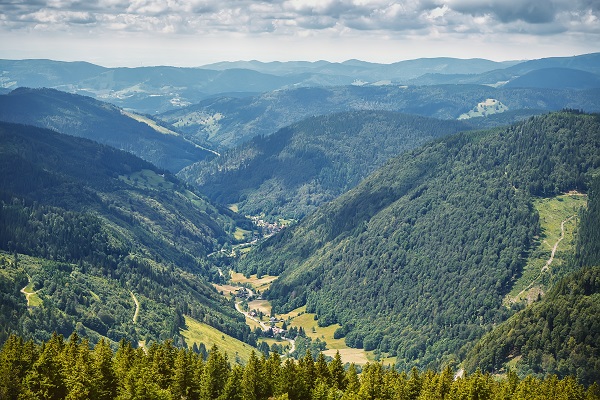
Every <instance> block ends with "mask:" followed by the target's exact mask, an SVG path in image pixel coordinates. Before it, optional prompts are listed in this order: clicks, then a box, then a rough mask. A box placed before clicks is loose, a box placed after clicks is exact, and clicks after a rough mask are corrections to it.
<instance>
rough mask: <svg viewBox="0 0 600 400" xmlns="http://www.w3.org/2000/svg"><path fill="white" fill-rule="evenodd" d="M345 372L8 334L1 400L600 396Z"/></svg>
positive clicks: (566, 383)
mask: <svg viewBox="0 0 600 400" xmlns="http://www.w3.org/2000/svg"><path fill="white" fill-rule="evenodd" d="M358 372H359V371H358V370H357V367H356V366H355V365H354V364H352V365H350V366H349V367H348V368H345V367H344V365H343V364H342V360H341V358H340V357H339V353H338V354H336V356H335V357H334V358H333V360H331V361H329V362H327V361H326V359H325V357H324V356H323V355H322V353H321V354H319V356H318V357H316V359H315V358H314V357H313V355H312V354H311V353H310V352H307V353H306V355H305V356H304V357H303V358H301V359H300V360H298V361H295V360H292V359H287V360H285V361H284V360H282V359H281V358H280V356H279V355H278V354H277V353H273V354H272V355H271V356H270V357H269V358H265V357H264V356H263V357H258V356H256V354H255V353H252V355H251V357H250V359H249V360H248V362H247V363H246V364H245V365H243V366H242V365H238V364H233V365H232V363H231V362H230V360H228V359H227V356H226V355H224V354H223V353H221V352H220V351H219V350H218V348H216V347H213V348H212V349H211V350H210V352H209V353H208V357H207V358H206V360H205V359H203V357H201V356H199V355H198V354H196V353H194V352H193V351H190V350H184V349H181V348H179V349H178V348H176V347H174V346H173V344H172V343H171V342H170V341H167V342H164V343H162V344H154V345H152V346H151V347H150V348H148V349H147V351H144V350H142V349H137V350H135V349H133V348H132V347H131V345H130V344H129V343H128V342H126V341H121V342H120V343H119V347H118V349H117V350H116V351H113V350H112V349H111V347H110V346H109V345H108V344H107V343H106V342H105V341H103V340H102V341H100V342H99V343H98V344H96V346H94V348H93V349H90V345H89V343H88V341H87V340H85V339H84V340H81V339H80V338H79V337H78V336H77V335H76V334H75V335H73V336H71V337H70V338H69V339H68V340H64V338H63V337H62V336H59V335H54V336H52V337H51V338H50V340H49V341H47V342H44V343H42V344H41V345H37V344H34V343H33V342H31V341H29V342H25V341H23V340H22V339H21V338H19V337H17V336H11V337H10V338H9V339H8V340H7V341H6V343H5V344H4V346H3V347H2V350H1V351H0V398H2V399H11V400H12V399H15V400H16V399H48V400H54V399H56V400H59V399H99V400H110V399H132V400H133V399H135V400H138V399H139V400H149V399H152V400H153V399H157V400H158V399H164V400H171V399H189V400H195V399H206V400H208V399H222V400H266V399H280V400H284V399H287V400H307V399H311V400H313V399H314V400H317V399H318V400H329V399H340V400H342V399H361V400H362V399H369V400H376V399H382V400H383V399H390V400H391V399H395V400H409V399H412V400H420V399H481V400H483V399H490V400H491V399H517V400H520V399H523V400H536V399H556V400H562V399H564V400H577V399H581V400H594V399H600V388H599V387H598V385H597V384H594V385H592V386H590V387H589V388H586V387H584V386H583V385H581V384H579V383H577V381H576V380H575V379H574V378H573V377H566V378H563V379H558V378H557V377H556V376H555V375H552V376H549V377H547V378H536V377H533V376H528V377H527V378H524V379H520V378H519V377H518V376H517V375H516V374H515V373H514V372H508V373H507V374H506V376H505V377H503V378H502V379H496V378H494V377H492V376H491V375H490V374H487V373H486V374H484V373H482V372H481V371H480V370H477V371H476V372H474V373H473V374H469V375H463V376H460V377H457V376H456V374H455V371H453V370H452V368H450V367H447V368H445V369H444V370H442V371H441V372H439V373H438V372H434V371H431V370H428V371H424V372H419V371H418V370H417V369H416V368H413V369H412V370H411V371H410V373H406V372H397V371H395V370H394V369H390V368H386V367H384V366H383V365H382V364H380V363H371V364H367V365H365V366H364V367H363V368H362V369H361V371H360V375H359V374H358Z"/></svg>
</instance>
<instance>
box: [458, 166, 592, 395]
mask: <svg viewBox="0 0 600 400" xmlns="http://www.w3.org/2000/svg"><path fill="white" fill-rule="evenodd" d="M598 226H600V179H599V178H598V177H596V178H595V179H594V182H593V186H592V188H591V190H590V195H589V204H588V207H587V209H585V210H584V211H583V212H582V216H581V222H580V224H579V229H578V240H577V252H576V257H573V258H571V264H572V265H575V266H577V265H579V266H583V269H581V270H579V271H577V272H575V273H572V274H571V275H569V276H567V277H565V278H563V279H562V280H561V281H560V282H558V283H557V284H556V285H555V286H554V287H553V288H552V290H550V291H549V292H548V293H547V295H546V296H544V298H543V299H542V300H541V301H540V302H538V303H535V304H534V305H532V306H531V307H528V308H526V309H525V310H523V311H520V312H519V313H517V314H516V315H514V316H513V317H511V318H510V319H509V320H508V321H506V322H505V323H503V324H501V325H499V326H498V327H497V328H495V329H494V330H492V331H491V332H490V333H489V334H487V335H485V336H484V337H483V338H482V339H481V340H480V341H478V342H477V343H476V344H475V345H474V346H473V347H472V348H471V349H470V350H469V351H468V353H467V355H466V359H465V362H464V365H465V368H467V369H468V370H471V371H473V370H475V368H481V369H482V370H484V371H490V372H499V371H503V370H505V369H506V368H512V369H513V370H516V371H517V372H519V373H520V374H522V375H525V374H531V373H533V374H542V375H548V374H556V375H558V376H560V377H564V376H567V375H571V376H576V377H577V379H578V380H579V381H580V382H582V383H584V384H587V385H589V384H592V383H594V382H597V383H600V323H599V321H598V315H600V267H598V266H599V265H600V248H599V246H598V243H600V241H599V237H598V236H599V233H598Z"/></svg>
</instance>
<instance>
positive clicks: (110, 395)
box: [93, 338, 117, 400]
mask: <svg viewBox="0 0 600 400" xmlns="http://www.w3.org/2000/svg"><path fill="white" fill-rule="evenodd" d="M112 358H113V352H112V350H111V348H110V346H109V345H108V343H107V342H106V340H104V338H102V339H101V340H100V341H99V342H98V343H97V344H96V346H95V347H94V352H93V360H94V361H93V364H94V371H95V374H96V378H97V391H96V398H97V399H98V400H112V399H114V398H115V397H116V395H117V377H116V374H115V370H114V368H113V362H112Z"/></svg>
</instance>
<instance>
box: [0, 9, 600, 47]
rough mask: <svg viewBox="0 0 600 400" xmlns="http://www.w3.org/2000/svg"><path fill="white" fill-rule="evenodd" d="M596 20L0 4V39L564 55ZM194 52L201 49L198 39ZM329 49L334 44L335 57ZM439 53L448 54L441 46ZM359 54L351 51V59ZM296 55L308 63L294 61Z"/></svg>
mask: <svg viewBox="0 0 600 400" xmlns="http://www.w3.org/2000/svg"><path fill="white" fill-rule="evenodd" d="M599 19H600V1H598V0H545V1H540V0H405V1H402V2H398V1H390V0H259V1H251V0H226V1H223V0H219V1H217V0H187V1H186V0H131V1H125V0H91V1H88V0H45V1H42V0H31V1H25V2H23V1H21V0H3V1H0V34H2V35H3V36H7V35H8V34H9V33H15V35H14V37H17V38H20V39H19V40H20V44H21V45H22V46H24V47H26V46H27V41H28V40H33V36H36V35H43V32H44V31H47V32H65V35H70V37H80V38H81V39H88V40H90V41H94V40H95V41H97V40H98V38H100V37H102V38H105V39H106V40H110V39H109V36H110V35H113V36H112V37H113V38H114V39H113V40H122V38H123V37H122V36H119V37H116V36H114V35H116V34H120V35H128V34H132V33H136V35H139V36H136V38H137V39H139V40H141V39H140V38H141V37H143V36H145V37H146V40H150V41H154V42H155V43H161V40H170V39H173V40H174V41H176V42H177V43H184V42H185V43H188V42H192V43H195V42H194V40H198V39H197V38H211V40H217V41H222V43H225V42H227V43H233V44H232V45H235V42H236V40H237V42H240V38H244V39H245V43H248V42H256V43H259V42H260V43H261V46H262V44H263V43H266V42H267V41H268V40H270V41H271V42H272V43H274V44H273V45H274V46H275V45H280V43H286V45H289V43H291V42H294V41H296V43H298V42H297V41H298V40H309V39H311V38H317V37H318V40H319V41H318V42H315V43H313V45H312V46H307V48H308V47H312V49H313V51H317V50H318V46H319V45H322V44H323V43H324V42H325V39H326V40H328V41H330V42H331V43H335V42H336V41H337V42H338V43H340V44H341V43H342V41H344V40H346V39H348V40H349V39H350V38H352V39H354V40H355V41H356V39H357V38H361V39H364V40H365V41H366V43H369V42H372V41H378V42H380V44H379V45H380V46H383V44H384V43H389V46H390V47H393V46H396V45H397V44H398V43H400V42H401V41H408V44H407V46H406V47H407V48H408V47H410V48H412V49H413V51H417V50H419V51H423V50H424V49H427V46H428V45H427V43H429V48H430V49H431V50H430V51H434V49H436V48H437V47H436V46H438V45H439V43H440V42H441V41H446V43H461V40H462V41H463V42H462V43H464V40H470V43H473V42H475V41H480V42H482V43H497V42H500V41H502V42H504V43H507V45H508V44H510V43H513V44H515V45H518V44H520V43H532V42H535V41H536V40H539V41H542V39H541V38H542V37H544V36H547V37H550V38H554V39H555V44H556V45H557V46H558V44H561V45H562V46H564V47H563V48H568V46H571V48H572V49H575V48H581V47H582V45H586V46H587V47H586V48H588V49H590V50H592V51H598V50H600V48H599V46H600V45H598V44H596V43H600V21H599ZM11 37H12V35H11ZM65 37H67V36H65ZM158 38H162V39H161V40H158ZM500 38H501V39H500ZM39 39H40V40H42V39H43V38H39ZM234 39H235V40H234ZM228 40H231V42H229V41H228ZM582 40H583V41H584V43H583V44H582V42H581V41H582ZM411 41H412V42H415V43H416V41H418V43H420V46H423V47H424V49H422V48H415V47H414V46H413V45H411V44H410V42H411ZM428 41H429V42H428ZM355 43H356V42H355ZM544 43H545V42H544ZM548 43H552V42H551V41H550V42H548ZM569 43H570V44H569ZM202 45H203V46H207V45H206V44H205V43H204V41H202ZM365 45H367V46H368V44H365ZM261 46H258V49H259V50H261V49H262V47H261ZM456 46H457V47H455V48H454V51H455V53H456V54H463V52H464V51H465V49H463V48H459V47H460V45H459V44H457V45H456ZM335 47H336V46H335V45H333V44H332V48H333V49H334V50H336V48H335ZM337 47H338V48H337V51H338V52H341V51H347V52H350V51H352V50H353V51H356V50H357V46H356V45H354V46H351V45H348V46H346V45H338V46H337ZM445 47H447V48H448V51H449V50H450V47H449V45H446V46H445ZM445 47H444V46H440V48H441V49H445ZM7 48H8V43H7V42H6V41H3V42H2V43H1V44H0V55H1V54H5V52H3V50H4V49H7ZM216 48H217V49H218V48H219V47H218V46H217V47H216ZM292 48H293V46H292ZM302 48H303V47H302V46H298V47H297V49H298V50H300V49H302ZM362 51H364V52H365V53H368V54H372V53H373V52H374V50H373V51H371V49H363V50H362ZM473 51H474V50H473ZM588 52H589V51H588ZM324 54H332V53H331V51H330V52H329V53H326V52H325V53H324ZM447 55H451V54H447ZM382 56H383V55H382ZM386 56H387V54H386ZM359 57H360V55H358V54H357V55H355V56H354V57H350V58H359ZM297 58H307V57H306V56H301V55H299V56H298V57H297Z"/></svg>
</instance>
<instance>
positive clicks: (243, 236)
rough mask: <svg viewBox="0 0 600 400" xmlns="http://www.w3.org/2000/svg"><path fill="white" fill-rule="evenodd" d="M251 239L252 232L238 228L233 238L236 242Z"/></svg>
mask: <svg viewBox="0 0 600 400" xmlns="http://www.w3.org/2000/svg"><path fill="white" fill-rule="evenodd" d="M250 237H252V231H248V230H246V229H242V228H240V227H236V228H235V232H233V238H234V239H235V240H248V239H249V238H250Z"/></svg>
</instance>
